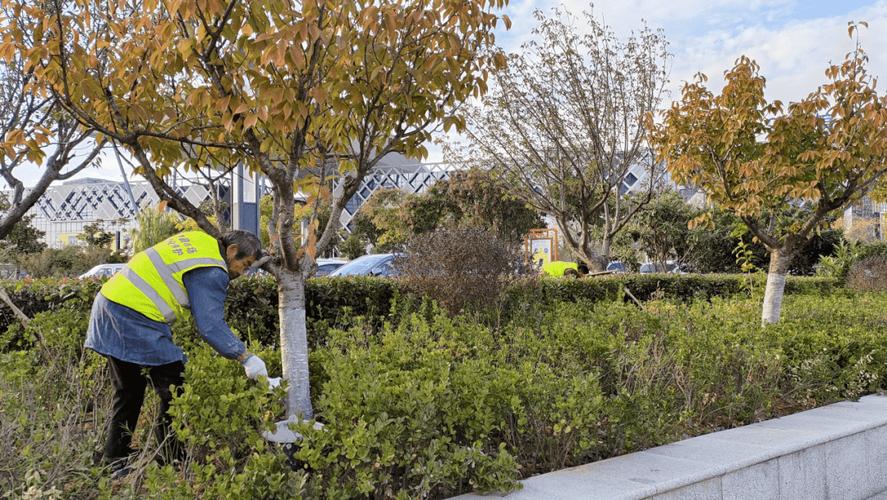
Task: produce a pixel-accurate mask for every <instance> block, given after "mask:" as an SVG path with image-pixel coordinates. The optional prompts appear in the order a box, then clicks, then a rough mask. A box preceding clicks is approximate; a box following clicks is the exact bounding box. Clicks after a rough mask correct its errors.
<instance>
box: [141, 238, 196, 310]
mask: <svg viewBox="0 0 887 500" xmlns="http://www.w3.org/2000/svg"><path fill="white" fill-rule="evenodd" d="M145 254H146V255H148V258H149V259H151V264H154V269H157V274H159V275H160V279H162V280H163V283H164V284H166V287H167V288H169V291H171V292H172V294H173V295H174V296H175V297H176V302H178V303H179V305H180V306H182V307H188V292H186V291H185V287H183V286H182V285H180V284H179V282H178V281H176V279H175V278H173V277H172V273H174V272H175V271H173V270H172V269H170V267H171V266H169V265H167V264H166V263H164V262H163V258H162V257H160V254H159V253H157V250H155V249H154V247H151V248H149V249H147V250H145ZM183 269H184V268H183Z"/></svg>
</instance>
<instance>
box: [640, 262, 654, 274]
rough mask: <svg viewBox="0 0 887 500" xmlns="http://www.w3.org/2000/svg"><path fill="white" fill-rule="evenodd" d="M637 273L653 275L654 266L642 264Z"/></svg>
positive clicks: (647, 263)
mask: <svg viewBox="0 0 887 500" xmlns="http://www.w3.org/2000/svg"><path fill="white" fill-rule="evenodd" d="M638 272H639V273H641V274H653V273H655V272H656V264H654V263H652V262H644V263H643V264H641V267H639V268H638Z"/></svg>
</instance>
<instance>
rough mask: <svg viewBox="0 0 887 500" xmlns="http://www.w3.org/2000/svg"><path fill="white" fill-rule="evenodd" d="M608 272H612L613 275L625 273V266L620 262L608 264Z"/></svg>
mask: <svg viewBox="0 0 887 500" xmlns="http://www.w3.org/2000/svg"><path fill="white" fill-rule="evenodd" d="M607 271H610V272H611V273H624V272H625V264H623V263H621V262H619V261H618V260H614V261H612V262H610V263H609V264H607Z"/></svg>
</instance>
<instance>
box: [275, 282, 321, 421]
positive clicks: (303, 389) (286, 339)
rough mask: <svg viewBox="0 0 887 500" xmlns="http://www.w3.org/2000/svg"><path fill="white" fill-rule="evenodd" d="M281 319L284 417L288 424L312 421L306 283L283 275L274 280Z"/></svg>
mask: <svg viewBox="0 0 887 500" xmlns="http://www.w3.org/2000/svg"><path fill="white" fill-rule="evenodd" d="M277 294H278V303H279V306H278V307H279V309H278V315H279V317H280V356H281V361H282V362H283V378H284V379H286V381H287V382H288V383H289V389H288V390H287V398H286V414H287V418H288V419H290V420H296V419H311V418H313V417H314V409H313V407H312V406H311V388H310V385H309V381H308V328H307V324H306V322H305V280H304V279H303V278H302V277H301V276H300V275H297V274H295V273H291V272H288V271H284V272H282V273H281V274H280V276H278V277H277Z"/></svg>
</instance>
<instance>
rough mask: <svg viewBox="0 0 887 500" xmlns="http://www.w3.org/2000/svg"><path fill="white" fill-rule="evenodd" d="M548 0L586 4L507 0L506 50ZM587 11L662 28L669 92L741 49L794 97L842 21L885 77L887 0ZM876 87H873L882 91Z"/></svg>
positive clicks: (820, 67) (841, 41) (805, 88)
mask: <svg viewBox="0 0 887 500" xmlns="http://www.w3.org/2000/svg"><path fill="white" fill-rule="evenodd" d="M555 6H562V7H563V8H564V9H565V10H567V11H569V12H571V13H574V14H576V15H580V14H581V12H582V11H583V10H586V9H588V8H589V6H590V3H589V2H588V1H587V0H584V1H583V0H562V1H561V0H559V1H550V0H512V1H511V3H510V5H509V6H508V7H507V8H506V9H505V11H504V12H505V13H506V14H508V15H509V17H510V18H511V19H512V21H513V25H512V29H511V30H509V31H507V32H505V31H504V30H500V33H499V34H498V36H497V43H498V44H499V45H500V46H502V47H503V48H504V49H505V50H506V51H515V50H519V48H520V44H521V42H522V41H524V40H526V39H527V38H528V37H529V36H530V31H531V29H532V27H533V25H534V24H535V19H534V18H533V16H532V13H533V11H535V10H537V9H538V10H542V11H543V12H545V13H547V14H548V13H550V12H551V9H552V8H553V7H555ZM594 14H595V16H596V17H599V18H603V20H604V21H605V22H606V23H607V24H608V25H610V26H612V27H613V29H614V30H615V31H616V33H617V34H623V33H628V32H629V31H631V30H632V29H637V28H638V27H640V26H641V19H642V18H643V19H645V20H646V21H647V23H648V24H649V26H651V27H654V28H662V29H663V30H664V31H665V36H666V37H667V38H668V40H669V43H670V51H671V53H672V54H673V55H674V57H673V59H672V62H671V67H670V81H671V83H670V85H669V89H670V91H671V97H672V98H674V97H676V96H678V95H679V89H680V85H681V82H682V81H686V80H689V79H690V78H692V76H693V75H694V74H695V73H696V72H699V71H702V72H704V73H706V74H707V75H708V76H709V77H710V78H711V80H710V82H709V83H710V85H711V86H712V87H717V88H719V86H720V85H721V84H722V80H721V78H720V75H721V74H722V73H723V71H724V70H726V69H728V68H729V67H731V66H732V64H733V61H735V60H736V58H737V57H739V56H740V55H743V54H745V55H748V56H750V57H752V58H753V59H755V60H757V62H758V63H759V64H760V65H761V73H762V74H763V75H764V76H765V77H766V78H767V82H768V84H767V93H768V97H769V98H770V99H782V100H783V101H793V100H798V99H801V98H803V97H804V96H805V95H807V94H808V93H809V92H810V91H812V90H814V89H815V88H816V86H817V85H819V84H820V83H822V82H823V79H824V76H823V71H824V70H825V68H826V65H827V63H828V62H829V61H839V60H841V59H843V56H844V54H845V53H846V52H847V51H849V50H850V49H851V48H852V42H851V40H850V39H849V38H848V37H847V21H849V20H857V21H859V20H867V21H868V22H869V25H870V27H869V29H868V30H863V31H862V42H863V46H864V47H865V49H866V51H867V52H868V54H869V57H870V65H869V69H870V71H871V73H872V74H874V75H876V76H883V77H885V78H887V34H885V33H887V0H815V1H802V0H598V1H596V2H594ZM883 88H884V87H883V85H882V86H880V87H879V89H880V92H882V93H883V92H884V90H883ZM667 102H668V101H667ZM667 102H666V103H665V104H667ZM441 159H442V158H441V153H440V149H439V148H438V147H432V148H430V157H429V158H428V161H440V160H441ZM29 170H30V172H29V174H28V175H27V179H28V180H29V181H31V182H33V180H32V179H36V176H37V174H38V169H37V168H31V169H29ZM81 176H89V177H100V178H106V179H115V180H117V179H120V173H119V171H118V169H117V166H116V163H115V162H114V157H113V155H112V154H107V155H106V156H105V160H104V162H103V164H102V166H101V167H100V168H94V169H89V170H87V171H86V172H84V173H83V174H82V175H81ZM31 182H27V184H30V183H31Z"/></svg>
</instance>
